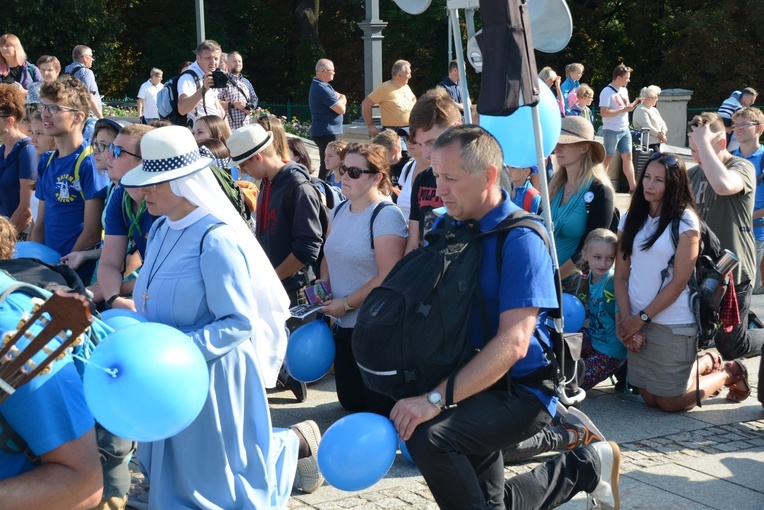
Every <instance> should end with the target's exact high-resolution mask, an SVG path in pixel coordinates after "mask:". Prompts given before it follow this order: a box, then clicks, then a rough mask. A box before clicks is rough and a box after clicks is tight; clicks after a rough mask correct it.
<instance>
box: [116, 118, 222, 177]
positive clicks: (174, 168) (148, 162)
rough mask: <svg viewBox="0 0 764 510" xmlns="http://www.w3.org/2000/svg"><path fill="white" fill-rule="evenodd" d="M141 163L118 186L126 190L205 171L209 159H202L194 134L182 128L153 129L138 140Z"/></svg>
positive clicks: (209, 161) (209, 162)
mask: <svg viewBox="0 0 764 510" xmlns="http://www.w3.org/2000/svg"><path fill="white" fill-rule="evenodd" d="M141 155H142V159H143V163H142V164H140V165H138V166H137V167H135V168H133V169H132V170H130V171H129V172H127V173H126V174H125V175H124V176H123V177H122V179H121V180H120V181H119V183H120V184H121V185H122V186H123V187H125V188H137V187H141V186H151V185H152V184H161V183H163V182H169V181H174V180H175V179H180V178H181V177H186V176H187V175H191V174H193V173H196V172H198V171H199V170H202V169H204V168H207V167H208V166H210V164H211V163H212V158H208V157H205V156H202V155H201V154H200V153H199V147H197V145H196V140H194V135H193V134H192V133H191V131H190V130H189V129H188V128H185V127H182V126H166V127H161V128H158V129H154V130H152V131H149V132H148V133H146V134H145V135H144V136H143V138H141Z"/></svg>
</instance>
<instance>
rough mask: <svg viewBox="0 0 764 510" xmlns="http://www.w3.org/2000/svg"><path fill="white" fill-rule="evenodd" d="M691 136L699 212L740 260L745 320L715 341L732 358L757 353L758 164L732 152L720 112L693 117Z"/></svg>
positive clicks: (763, 336) (738, 284) (763, 333)
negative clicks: (753, 313)
mask: <svg viewBox="0 0 764 510" xmlns="http://www.w3.org/2000/svg"><path fill="white" fill-rule="evenodd" d="M688 138H689V142H690V150H691V151H692V158H693V159H694V160H695V161H696V162H697V163H698V164H697V165H696V166H694V167H692V168H690V169H688V170H687V174H688V176H689V178H690V183H691V184H692V191H693V193H694V195H695V203H696V204H697V210H698V216H700V219H702V220H704V221H705V222H706V223H707V224H708V228H710V229H711V230H712V231H713V232H714V233H715V234H716V235H717V236H718V237H719V244H720V245H721V248H722V249H727V250H730V251H731V252H732V253H734V254H735V255H737V257H738V258H739V259H740V264H738V266H737V268H736V269H735V270H734V271H733V275H734V281H735V294H736V295H737V305H738V311H739V313H740V324H738V325H736V326H734V327H732V329H731V330H729V331H727V330H726V328H722V329H720V330H719V331H718V332H717V333H716V337H715V338H714V341H715V342H716V348H717V349H718V351H719V354H721V355H722V357H723V358H724V359H726V360H732V359H735V358H747V357H751V356H757V355H759V353H760V352H761V348H762V345H764V329H748V310H749V308H750V306H751V293H752V290H753V289H752V287H751V284H752V282H755V279H756V243H755V241H754V238H753V234H752V232H753V219H752V216H753V206H754V193H755V190H756V175H755V171H754V168H753V165H752V164H751V163H750V162H749V161H746V160H745V159H743V158H739V157H737V156H733V155H732V154H730V152H729V151H728V150H727V136H726V131H725V129H724V123H723V122H722V119H721V117H719V115H717V114H716V113H710V112H705V113H702V114H700V115H696V116H695V117H693V119H692V120H691V121H690V124H689V131H688Z"/></svg>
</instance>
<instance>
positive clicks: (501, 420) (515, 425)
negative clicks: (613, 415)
mask: <svg viewBox="0 0 764 510" xmlns="http://www.w3.org/2000/svg"><path fill="white" fill-rule="evenodd" d="M515 388H516V389H515V390H514V391H513V392H512V394H510V393H508V392H507V390H504V389H489V390H486V391H483V392H481V393H478V394H476V395H473V396H472V397H470V398H468V399H466V400H464V401H462V402H460V403H459V405H458V407H456V408H455V409H451V410H447V411H443V412H442V413H440V415H438V416H437V417H436V418H434V419H433V420H430V421H428V422H426V423H423V424H420V425H419V426H418V427H417V428H416V430H415V431H414V435H413V436H412V437H411V439H409V440H408V441H407V442H406V446H407V448H408V450H409V453H410V454H411V457H412V458H413V459H414V462H415V463H416V465H417V467H418V468H419V470H420V471H421V472H422V475H423V476H424V479H425V481H426V482H427V485H428V486H429V488H430V491H431V492H432V494H433V496H434V497H435V501H436V502H437V504H438V506H439V507H440V508H445V509H454V510H457V509H458V510H472V509H481V510H482V509H504V508H507V509H516V510H527V509H531V508H532V509H540V508H554V507H556V506H559V505H561V504H563V503H565V502H566V501H568V500H570V499H571V498H572V497H573V496H574V495H575V494H576V493H578V492H581V491H585V492H591V491H593V490H594V488H595V487H596V486H597V483H598V482H599V472H600V461H599V457H598V456H597V454H596V453H595V452H594V450H593V449H592V448H591V447H588V446H587V447H584V448H578V449H576V450H573V451H571V452H567V453H563V454H560V455H558V456H557V457H555V458H554V459H552V460H550V461H549V462H547V463H546V464H542V465H540V466H538V467H536V468H535V469H534V470H533V471H531V472H528V473H524V474H522V475H518V476H515V477H513V478H511V479H509V480H506V481H505V480H504V462H503V459H502V453H501V451H502V449H504V448H507V447H510V446H512V445H516V444H518V443H520V442H521V441H523V440H526V439H528V438H530V437H531V436H533V435H534V434H536V433H537V432H538V431H540V430H541V429H543V428H544V427H546V426H547V424H548V423H549V422H550V421H551V416H550V415H549V413H548V412H547V410H546V408H545V407H544V406H543V405H542V404H541V402H540V401H539V400H538V398H536V396H535V395H533V394H532V393H530V392H529V391H527V390H524V389H523V388H517V387H515Z"/></svg>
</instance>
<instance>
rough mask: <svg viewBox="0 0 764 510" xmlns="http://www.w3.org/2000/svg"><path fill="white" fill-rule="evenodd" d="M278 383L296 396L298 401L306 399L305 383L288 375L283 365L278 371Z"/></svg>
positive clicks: (306, 389) (306, 388)
mask: <svg viewBox="0 0 764 510" xmlns="http://www.w3.org/2000/svg"><path fill="white" fill-rule="evenodd" d="M278 383H279V384H280V385H281V386H282V387H284V388H286V389H288V390H289V391H291V392H292V393H294V398H296V399H297V401H298V402H305V401H306V400H307V399H308V387H307V386H306V385H305V383H304V382H302V381H298V380H297V379H295V378H294V377H292V376H291V375H289V373H288V372H287V371H286V369H285V368H284V367H283V366H282V367H281V371H280V372H279V378H278Z"/></svg>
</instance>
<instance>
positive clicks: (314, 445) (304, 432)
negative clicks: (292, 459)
mask: <svg viewBox="0 0 764 510" xmlns="http://www.w3.org/2000/svg"><path fill="white" fill-rule="evenodd" d="M290 428H293V429H297V431H298V432H299V434H300V435H301V436H302V437H304V438H305V440H306V441H307V442H308V446H309V447H310V456H309V457H305V458H304V459H299V460H298V461H297V474H299V475H300V488H301V489H302V491H303V492H305V493H306V494H311V493H313V492H316V491H317V490H318V488H319V487H321V485H323V483H324V477H323V475H321V471H319V469H318V456H317V454H318V443H320V442H321V431H320V430H319V428H318V425H316V422H314V421H313V420H306V421H301V422H300V423H298V424H296V425H292V427H290Z"/></svg>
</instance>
